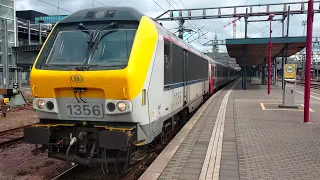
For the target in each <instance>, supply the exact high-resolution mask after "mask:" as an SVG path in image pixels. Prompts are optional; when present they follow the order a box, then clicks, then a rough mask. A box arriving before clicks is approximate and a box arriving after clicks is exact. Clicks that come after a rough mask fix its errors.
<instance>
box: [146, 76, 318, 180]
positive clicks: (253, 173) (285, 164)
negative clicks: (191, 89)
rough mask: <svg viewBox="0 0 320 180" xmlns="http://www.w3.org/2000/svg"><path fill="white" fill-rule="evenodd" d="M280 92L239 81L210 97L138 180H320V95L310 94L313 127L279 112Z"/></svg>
mask: <svg viewBox="0 0 320 180" xmlns="http://www.w3.org/2000/svg"><path fill="white" fill-rule="evenodd" d="M279 85H280V86H278V87H275V86H272V89H271V95H269V96H268V95H267V86H266V85H260V83H259V81H258V80H256V79H253V80H252V83H251V84H250V83H249V84H248V89H247V90H243V89H242V88H241V82H240V81H237V82H235V83H233V84H231V85H229V86H228V87H226V88H224V89H222V90H221V91H219V92H218V93H216V94H215V95H214V96H213V97H211V98H210V99H209V100H208V101H207V102H206V103H205V104H204V105H203V106H202V107H201V108H200V109H199V110H198V111H197V112H196V114H195V115H194V116H193V117H192V118H191V119H190V120H189V122H188V123H187V124H186V125H185V126H184V127H183V129H182V130H181V131H180V132H179V133H178V134H177V135H176V137H175V138H174V139H173V140H172V141H171V142H170V143H169V144H168V146H167V147H166V148H165V149H164V150H163V152H162V153H161V154H160V155H159V156H158V158H157V159H156V160H155V161H154V162H153V163H152V164H151V165H150V167H149V168H148V169H147V171H146V172H145V173H144V174H143V175H142V176H141V177H140V179H142V180H152V179H190V180H191V179H206V180H207V179H227V180H233V179H235V180H236V179H320V168H319V167H320V118H319V117H320V94H318V93H317V91H313V92H312V94H311V95H312V96H311V108H310V117H311V122H312V123H311V124H305V123H303V87H301V86H297V90H296V92H297V93H296V105H298V106H300V107H299V108H298V109H283V108H277V106H278V105H279V104H281V101H282V91H281V83H279Z"/></svg>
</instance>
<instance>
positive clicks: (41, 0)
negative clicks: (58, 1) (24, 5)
mask: <svg viewBox="0 0 320 180" xmlns="http://www.w3.org/2000/svg"><path fill="white" fill-rule="evenodd" d="M38 1H40V2H43V3H45V4H48V5H50V6H53V7H56V8H59V9H62V10H64V11H67V12H69V13H73V12H72V11H69V10H67V9H65V8H61V7H59V6H57V5H54V4H51V3H48V2H46V1H43V0H38Z"/></svg>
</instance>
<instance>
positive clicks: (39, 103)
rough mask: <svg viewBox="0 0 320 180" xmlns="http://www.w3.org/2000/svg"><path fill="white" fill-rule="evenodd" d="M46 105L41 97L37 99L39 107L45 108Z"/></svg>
mask: <svg viewBox="0 0 320 180" xmlns="http://www.w3.org/2000/svg"><path fill="white" fill-rule="evenodd" d="M44 105H45V103H44V101H43V100H41V99H39V100H38V101H37V106H38V108H39V109H43V108H44Z"/></svg>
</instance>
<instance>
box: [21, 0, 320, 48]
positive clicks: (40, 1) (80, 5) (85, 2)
mask: <svg viewBox="0 0 320 180" xmlns="http://www.w3.org/2000/svg"><path fill="white" fill-rule="evenodd" d="M155 1H156V2H157V3H158V4H159V5H160V6H161V8H160V7H159V6H158V5H157V4H156V3H155V2H154V1H153V0H98V1H92V0H60V1H58V0H16V7H17V10H36V11H39V12H42V13H46V14H49V15H57V14H60V15H61V14H66V15H68V14H70V12H68V11H71V12H75V11H77V10H80V9H84V8H91V7H102V6H132V7H135V8H137V9H139V10H140V11H141V12H143V13H145V14H146V15H148V16H150V17H156V16H158V15H160V14H161V13H163V12H164V11H163V10H162V8H163V9H165V10H168V9H177V8H184V7H185V8H202V7H218V6H236V5H245V4H247V5H250V4H266V3H268V4H269V3H280V2H295V1H296V2H298V1H301V0H155ZM304 1H306V0H304ZM45 2H47V3H50V4H53V5H55V6H58V4H59V7H61V8H63V9H66V10H68V11H65V10H63V9H60V10H59V11H58V8H57V7H54V6H51V5H49V4H47V3H45ZM170 4H171V5H170ZM318 7H319V5H315V8H318ZM278 8H280V9H282V7H278ZM298 8H299V6H298V5H297V6H291V9H293V10H298ZM254 10H256V11H259V10H260V11H263V9H261V8H256V9H254ZM270 10H273V9H270ZM275 10H276V9H275ZM277 10H278V9H277ZM237 11H238V12H245V9H244V8H242V9H241V8H239V9H237ZM232 12H233V11H232ZM222 13H224V12H222ZM319 17H320V15H318V14H316V15H315V18H314V19H315V21H314V31H313V36H320V20H317V19H319ZM266 18H267V17H263V18H257V17H254V18H251V20H257V19H266ZM249 20H250V19H249ZM304 20H307V15H294V16H291V17H290V28H289V29H290V31H289V35H290V36H301V35H302V34H303V26H302V21H304ZM230 21H231V20H230V19H215V20H197V21H188V22H186V23H185V26H186V27H187V28H191V29H193V30H195V31H197V29H198V28H200V27H202V26H204V27H203V29H202V32H204V33H206V32H208V34H206V36H203V37H202V39H200V40H199V41H198V40H196V41H193V42H192V43H191V44H192V45H194V46H195V47H197V48H198V49H200V50H202V51H205V50H209V49H210V48H211V47H210V46H202V45H201V44H203V43H205V42H207V41H209V40H211V39H213V38H214V35H215V33H216V34H217V35H218V39H219V40H223V39H228V38H232V24H231V25H229V26H227V27H226V28H224V25H226V24H227V23H228V22H230ZM273 25H274V27H273V36H281V23H280V22H273ZM164 26H165V27H166V28H167V29H170V30H171V31H172V32H174V31H176V30H175V29H174V28H176V27H177V26H178V23H177V22H164ZM268 33H269V26H268V22H255V23H249V25H248V36H249V37H268V36H269V34H268ZM200 34H201V33H200ZM197 37H198V35H194V36H192V37H190V38H189V39H188V40H189V41H192V40H193V39H194V38H197ZM242 37H244V21H243V19H241V20H240V21H237V38H242ZM225 49H226V48H225V47H224V46H221V47H220V50H222V51H225Z"/></svg>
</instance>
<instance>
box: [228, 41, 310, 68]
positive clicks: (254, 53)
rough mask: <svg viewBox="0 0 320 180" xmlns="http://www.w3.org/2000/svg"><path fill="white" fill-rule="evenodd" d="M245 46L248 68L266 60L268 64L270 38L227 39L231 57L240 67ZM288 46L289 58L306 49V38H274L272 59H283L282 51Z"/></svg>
mask: <svg viewBox="0 0 320 180" xmlns="http://www.w3.org/2000/svg"><path fill="white" fill-rule="evenodd" d="M245 45H247V59H246V64H247V66H249V67H251V66H253V65H257V64H262V63H263V62H264V60H266V62H268V61H267V60H268V52H269V38H241V39H240V38H239V39H226V47H227V50H228V53H229V56H230V57H231V58H235V59H236V62H237V63H238V64H239V65H240V66H243V59H244V55H245ZM286 45H288V49H287V57H289V56H292V55H295V54H296V53H298V52H300V51H301V50H302V49H303V48H305V47H306V37H305V36H301V37H300V36H299V37H273V38H272V57H273V58H274V57H282V50H284V49H285V46H286ZM285 52H286V51H284V55H285Z"/></svg>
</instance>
